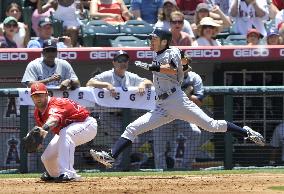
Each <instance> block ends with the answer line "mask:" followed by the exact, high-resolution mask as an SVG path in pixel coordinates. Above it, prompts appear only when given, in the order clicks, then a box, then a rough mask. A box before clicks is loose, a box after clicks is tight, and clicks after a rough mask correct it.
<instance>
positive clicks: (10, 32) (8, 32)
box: [0, 16, 18, 48]
mask: <svg viewBox="0 0 284 194" xmlns="http://www.w3.org/2000/svg"><path fill="white" fill-rule="evenodd" d="M3 28H4V29H3V30H4V33H3V37H1V39H0V48H17V44H16V42H15V41H14V37H15V34H16V33H17V30H18V21H17V19H16V18H14V17H12V16H8V17H6V18H5V20H4V22H3Z"/></svg>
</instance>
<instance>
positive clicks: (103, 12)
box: [90, 0, 133, 25]
mask: <svg viewBox="0 0 284 194" xmlns="http://www.w3.org/2000/svg"><path fill="white" fill-rule="evenodd" d="M90 16H91V18H94V19H100V20H104V21H106V22H108V23H110V24H112V25H119V24H123V23H124V21H128V20H130V19H132V18H133V15H132V14H131V13H130V12H129V10H128V8H127V7H126V5H125V3H124V1H123V0H112V1H108V0H91V4H90Z"/></svg>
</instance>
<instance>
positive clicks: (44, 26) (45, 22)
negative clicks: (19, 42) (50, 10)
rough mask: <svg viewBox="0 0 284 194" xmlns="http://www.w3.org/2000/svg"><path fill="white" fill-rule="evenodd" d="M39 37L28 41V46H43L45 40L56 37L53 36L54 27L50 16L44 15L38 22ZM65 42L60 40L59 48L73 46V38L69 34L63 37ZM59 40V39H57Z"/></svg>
mask: <svg viewBox="0 0 284 194" xmlns="http://www.w3.org/2000/svg"><path fill="white" fill-rule="evenodd" d="M38 33H39V37H38V38H36V39H33V40H30V41H29V42H28V45H27V48H43V42H44V40H48V39H54V38H53V37H52V34H53V27H52V21H51V19H50V18H49V17H43V18H41V19H40V21H39V22H38ZM63 38H64V39H63V42H61V41H58V43H57V47H58V48H66V47H71V39H70V38H69V37H68V36H64V37H63ZM57 40H58V39H57Z"/></svg>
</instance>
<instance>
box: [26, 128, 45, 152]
mask: <svg viewBox="0 0 284 194" xmlns="http://www.w3.org/2000/svg"><path fill="white" fill-rule="evenodd" d="M41 130H43V129H42V128H41V127H38V126H35V127H34V128H33V129H32V130H31V131H30V132H29V133H28V134H27V136H26V137H24V138H23V139H22V145H23V149H24V150H25V151H26V152H27V153H33V152H37V150H38V148H39V145H40V144H42V142H43V139H44V134H42V133H41Z"/></svg>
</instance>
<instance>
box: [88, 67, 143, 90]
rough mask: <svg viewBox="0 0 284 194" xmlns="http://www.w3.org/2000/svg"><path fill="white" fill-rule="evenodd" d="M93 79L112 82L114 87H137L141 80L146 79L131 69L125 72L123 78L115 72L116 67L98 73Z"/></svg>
mask: <svg viewBox="0 0 284 194" xmlns="http://www.w3.org/2000/svg"><path fill="white" fill-rule="evenodd" d="M92 79H96V80H98V81H103V82H108V83H111V84H112V85H113V86H114V87H129V86H133V87H137V86H138V85H139V84H140V83H141V82H143V81H144V80H145V78H141V77H139V76H138V75H137V74H135V73H131V72H129V71H126V72H125V76H124V77H123V78H122V77H119V76H117V75H116V74H115V73H114V69H112V70H109V71H105V72H103V73H101V74H99V75H96V76H95V77H93V78H92Z"/></svg>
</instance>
